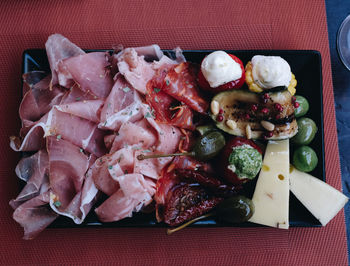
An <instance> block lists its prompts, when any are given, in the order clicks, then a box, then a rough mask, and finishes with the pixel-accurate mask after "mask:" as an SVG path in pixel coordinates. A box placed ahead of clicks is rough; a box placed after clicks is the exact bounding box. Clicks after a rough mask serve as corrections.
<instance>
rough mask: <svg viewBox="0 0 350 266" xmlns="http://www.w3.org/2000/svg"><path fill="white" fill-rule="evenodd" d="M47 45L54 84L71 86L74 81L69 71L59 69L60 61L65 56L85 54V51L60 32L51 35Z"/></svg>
mask: <svg viewBox="0 0 350 266" xmlns="http://www.w3.org/2000/svg"><path fill="white" fill-rule="evenodd" d="M45 47H46V53H47V58H48V60H49V63H50V68H51V73H52V82H51V83H52V85H56V84H60V85H61V86H64V87H66V88H69V87H70V86H72V85H73V83H74V82H73V80H72V77H71V76H70V75H69V73H65V72H61V71H59V63H60V62H62V60H63V59H65V58H70V57H74V56H77V55H83V54H85V52H84V51H83V50H82V49H80V48H79V47H78V46H76V45H75V44H74V43H72V42H71V41H69V40H68V39H67V38H65V37H63V36H62V35H60V34H53V35H50V36H49V38H48V40H47V42H46V43H45Z"/></svg>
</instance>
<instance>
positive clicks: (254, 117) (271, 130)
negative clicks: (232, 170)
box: [211, 86, 298, 140]
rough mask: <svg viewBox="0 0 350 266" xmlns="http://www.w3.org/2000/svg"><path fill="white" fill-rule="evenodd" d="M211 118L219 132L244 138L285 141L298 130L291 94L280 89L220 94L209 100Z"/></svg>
mask: <svg viewBox="0 0 350 266" xmlns="http://www.w3.org/2000/svg"><path fill="white" fill-rule="evenodd" d="M211 117H212V119H213V120H214V121H215V122H216V126H217V127H218V128H220V129H222V130H223V131H225V132H227V133H229V134H232V135H235V136H245V137H246V138H248V139H250V138H252V139H273V140H278V139H287V138H291V137H293V136H294V135H295V134H296V133H297V131H298V125H297V123H296V119H295V115H294V106H293V101H292V95H291V94H290V92H289V91H288V89H287V88H286V87H284V86H283V87H276V88H273V89H271V90H269V93H266V92H265V93H254V92H251V91H247V90H231V91H225V92H221V93H219V94H217V95H216V96H214V98H213V99H212V102H211Z"/></svg>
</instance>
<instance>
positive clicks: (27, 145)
mask: <svg viewBox="0 0 350 266" xmlns="http://www.w3.org/2000/svg"><path fill="white" fill-rule="evenodd" d="M46 118H47V115H46V116H45V119H46ZM44 128H45V123H44V122H40V123H37V124H35V125H34V126H33V127H31V128H30V130H28V132H26V135H25V137H24V138H23V139H22V138H20V137H16V136H11V137H10V147H11V148H12V149H13V150H14V151H37V150H40V149H41V148H43V147H45V139H44V138H43V137H44V134H45V131H44Z"/></svg>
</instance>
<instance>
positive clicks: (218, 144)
mask: <svg viewBox="0 0 350 266" xmlns="http://www.w3.org/2000/svg"><path fill="white" fill-rule="evenodd" d="M225 144H226V142H225V137H224V135H222V134H221V133H220V132H219V131H209V132H207V133H206V134H204V135H203V136H201V137H200V138H199V139H198V140H197V142H196V144H195V145H194V148H193V152H194V156H195V158H196V159H198V160H200V161H207V160H210V159H212V158H214V157H215V156H216V155H218V154H219V152H220V151H221V150H222V148H224V146H225Z"/></svg>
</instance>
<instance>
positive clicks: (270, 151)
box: [249, 139, 289, 229]
mask: <svg viewBox="0 0 350 266" xmlns="http://www.w3.org/2000/svg"><path fill="white" fill-rule="evenodd" d="M252 201H253V203H254V206H255V212H254V214H253V216H252V217H251V218H250V220H249V221H250V222H253V223H257V224H263V225H267V226H272V227H277V228H283V229H288V227H289V140H288V139H286V140H280V141H272V140H270V141H269V142H268V144H267V147H266V152H265V156H264V161H263V166H262V169H261V171H260V174H259V177H258V180H257V183H256V187H255V191H254V195H253V199H252Z"/></svg>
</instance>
